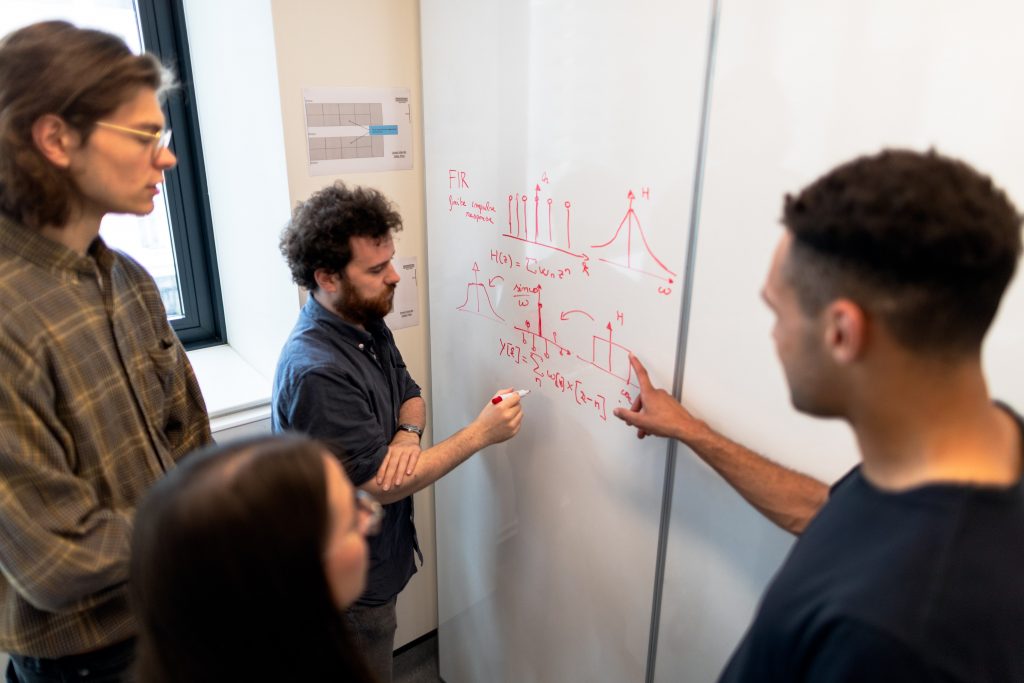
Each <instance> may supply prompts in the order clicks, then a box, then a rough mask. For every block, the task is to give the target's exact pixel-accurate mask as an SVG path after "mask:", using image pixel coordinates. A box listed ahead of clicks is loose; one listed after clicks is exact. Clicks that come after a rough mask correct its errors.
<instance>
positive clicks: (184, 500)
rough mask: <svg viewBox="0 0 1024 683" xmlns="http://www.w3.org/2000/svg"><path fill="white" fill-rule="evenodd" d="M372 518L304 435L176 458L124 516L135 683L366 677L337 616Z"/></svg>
mask: <svg viewBox="0 0 1024 683" xmlns="http://www.w3.org/2000/svg"><path fill="white" fill-rule="evenodd" d="M381 514H382V512H381V508H380V506H379V505H378V504H376V501H373V499H372V498H369V497H368V494H365V493H363V492H361V491H356V490H355V489H354V488H353V487H352V485H351V484H350V483H349V481H348V479H347V478H346V476H345V474H344V472H343V470H342V469H341V466H340V465H339V464H338V461H337V459H335V458H334V457H333V456H332V455H330V454H329V452H328V451H327V450H326V448H325V447H324V446H323V445H321V444H320V443H318V442H316V441H312V440H310V439H307V438H304V437H299V436H276V437H262V438H259V439H256V440H252V441H244V442H241V443H236V444H232V445H229V446H225V447H214V448H211V449H208V450H206V451H204V452H202V453H198V454H196V455H193V456H190V457H188V458H187V459H185V461H184V462H183V463H182V465H181V466H180V467H178V468H177V469H175V470H174V471H173V472H171V473H170V474H169V475H168V476H167V477H165V478H164V479H163V480H161V481H160V482H159V483H158V484H157V485H156V486H154V487H153V489H152V490H151V491H150V493H149V494H148V495H147V497H146V499H145V500H144V501H143V503H142V505H140V506H139V509H138V512H137V513H136V517H135V530H134V536H133V539H132V570H131V592H132V598H133V601H134V607H135V611H136V615H137V618H138V621H139V631H140V632H139V637H138V646H137V660H136V672H135V675H136V677H137V679H138V680H139V681H140V682H144V683H170V682H172V681H181V682H182V683H185V682H188V683H202V682H203V681H211V682H214V681H216V682H218V683H222V682H224V681H268V682H269V681H275V682H277V681H304V682H305V681H372V677H371V675H370V673H369V672H368V670H367V669H366V666H365V665H364V664H363V661H362V659H361V658H360V656H359V655H358V653H356V652H355V651H354V649H353V647H352V645H351V641H350V640H349V637H348V634H347V632H346V631H345V627H344V625H343V620H342V614H341V611H342V610H343V609H344V608H345V607H347V606H348V605H349V604H351V603H352V602H353V601H354V600H355V599H356V598H357V597H359V594H360V593H362V591H363V588H364V584H365V580H366V569H367V547H366V540H365V535H366V534H368V533H372V532H373V531H375V529H374V527H375V526H377V525H379V522H380V516H381Z"/></svg>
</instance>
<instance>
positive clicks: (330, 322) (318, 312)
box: [303, 293, 373, 349]
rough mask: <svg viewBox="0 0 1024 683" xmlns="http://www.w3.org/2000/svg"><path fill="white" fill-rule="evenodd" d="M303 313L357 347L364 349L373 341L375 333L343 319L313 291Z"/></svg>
mask: <svg viewBox="0 0 1024 683" xmlns="http://www.w3.org/2000/svg"><path fill="white" fill-rule="evenodd" d="M303 314H304V315H306V316H307V317H308V318H309V319H310V320H311V321H313V322H314V323H316V324H317V325H322V326H324V327H327V328H328V329H330V330H331V331H333V332H335V333H337V334H338V335H339V336H340V337H341V338H342V339H343V340H344V341H345V342H347V343H348V344H351V345H352V346H354V347H356V348H357V349H362V348H363V346H365V345H366V344H369V343H371V342H372V341H373V335H372V334H370V332H368V331H366V330H361V329H359V328H358V327H356V326H355V325H353V324H352V323H350V322H347V321H345V320H343V319H342V318H341V316H339V315H338V314H337V313H334V312H333V311H329V310H327V309H326V308H324V307H323V306H322V305H321V304H320V302H319V301H317V300H316V298H315V297H314V296H313V294H312V293H310V294H309V296H307V297H306V305H305V307H304V308H303ZM368 327H369V328H371V329H372V328H373V324H372V323H371V324H370V325H368Z"/></svg>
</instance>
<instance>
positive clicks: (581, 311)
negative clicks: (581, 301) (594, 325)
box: [558, 308, 594, 320]
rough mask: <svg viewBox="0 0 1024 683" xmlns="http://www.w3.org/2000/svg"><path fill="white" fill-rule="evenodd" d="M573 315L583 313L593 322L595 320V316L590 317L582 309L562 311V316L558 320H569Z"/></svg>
mask: <svg viewBox="0 0 1024 683" xmlns="http://www.w3.org/2000/svg"><path fill="white" fill-rule="evenodd" d="M573 313H582V314H583V315H585V316H587V317H588V318H590V319H591V320H593V319H594V316H592V315H590V314H589V313H587V312H586V311H584V310H583V309H580V308H574V309H572V310H571V311H562V314H561V315H560V316H558V319H559V320H568V319H569V316H570V315H572V314H573Z"/></svg>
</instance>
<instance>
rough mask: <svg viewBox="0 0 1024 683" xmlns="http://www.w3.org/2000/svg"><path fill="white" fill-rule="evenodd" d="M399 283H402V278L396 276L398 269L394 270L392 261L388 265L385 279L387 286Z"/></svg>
mask: <svg viewBox="0 0 1024 683" xmlns="http://www.w3.org/2000/svg"><path fill="white" fill-rule="evenodd" d="M401 281H402V276H401V275H399V274H398V269H397V268H395V263H394V261H392V262H391V263H389V264H388V279H387V283H388V284H389V285H397V284H398V283H399V282H401Z"/></svg>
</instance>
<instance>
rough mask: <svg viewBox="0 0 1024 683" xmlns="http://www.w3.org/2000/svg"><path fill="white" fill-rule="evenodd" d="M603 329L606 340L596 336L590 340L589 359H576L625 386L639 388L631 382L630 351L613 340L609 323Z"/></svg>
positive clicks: (578, 356)
mask: <svg viewBox="0 0 1024 683" xmlns="http://www.w3.org/2000/svg"><path fill="white" fill-rule="evenodd" d="M605 329H606V330H607V331H608V338H607V339H605V338H604V337H599V336H597V335H596V334H595V335H593V336H592V337H591V338H590V340H591V341H590V358H584V357H583V356H580V355H577V356H576V357H577V358H579V359H580V360H582V361H583V362H585V363H589V364H590V365H593V366H594V367H595V368H597V369H598V370H601V371H602V372H606V373H608V374H609V375H611V376H612V377H617V378H618V379H621V380H622V381H623V382H625V383H626V384H632V385H633V386H640V385H638V384H637V383H636V382H634V381H633V366H632V365H630V364H629V354H630V350H629V349H627V348H626V347H625V346H623V345H622V344H618V343H616V342H615V341H614V340H613V338H612V324H611V322H610V321H609V322H608V324H607V325H605Z"/></svg>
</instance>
